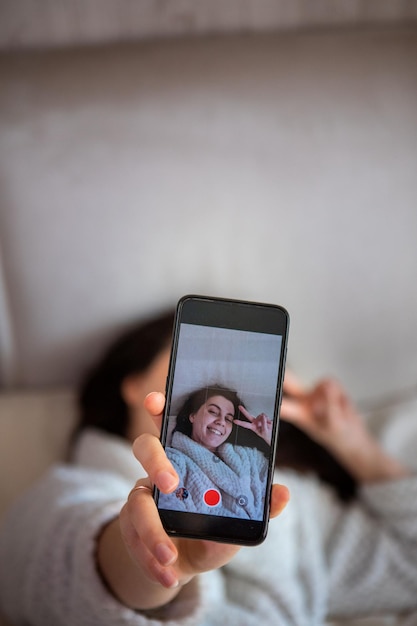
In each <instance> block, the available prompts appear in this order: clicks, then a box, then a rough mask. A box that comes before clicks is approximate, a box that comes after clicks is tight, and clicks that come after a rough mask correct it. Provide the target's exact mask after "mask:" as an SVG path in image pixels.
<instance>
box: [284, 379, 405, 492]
mask: <svg viewBox="0 0 417 626" xmlns="http://www.w3.org/2000/svg"><path fill="white" fill-rule="evenodd" d="M284 394H285V395H284V398H283V400H282V405H281V416H282V418H283V419H284V420H287V421H288V422H291V423H293V424H294V425H296V426H298V427H299V428H300V429H301V430H304V431H305V432H306V434H307V435H309V436H310V437H311V438H312V439H313V440H315V441H317V443H319V444H321V445H322V446H324V447H325V448H326V449H327V450H328V451H329V452H330V453H331V454H332V455H333V456H334V457H335V458H336V459H337V460H338V461H339V463H341V464H342V465H343V466H344V467H345V469H346V470H347V471H348V472H350V474H351V475H352V476H353V477H354V478H355V479H356V480H357V481H358V482H359V483H361V484H368V483H375V482H381V481H386V480H395V479H398V478H402V477H404V476H407V475H409V474H410V472H409V470H408V469H407V468H406V467H404V466H403V465H402V463H400V462H399V461H397V460H396V459H394V458H392V457H391V456H390V455H389V454H388V453H387V452H385V451H384V450H383V449H382V447H381V446H380V444H379V442H378V441H377V440H376V438H375V437H374V436H373V435H372V434H371V433H370V432H369V430H368V429H367V427H366V425H365V423H364V421H363V419H362V417H361V416H360V414H359V413H358V412H357V411H356V409H355V407H354V406H353V404H352V403H351V401H350V400H349V398H348V396H347V395H346V393H345V391H344V390H343V388H342V387H341V385H340V384H339V383H338V382H336V381H334V380H324V381H322V382H320V383H319V384H318V385H316V386H315V387H314V388H313V389H311V390H305V389H303V387H302V386H301V385H300V383H299V382H298V381H297V379H296V378H295V376H294V375H293V374H291V373H288V374H286V378H285V382H284Z"/></svg>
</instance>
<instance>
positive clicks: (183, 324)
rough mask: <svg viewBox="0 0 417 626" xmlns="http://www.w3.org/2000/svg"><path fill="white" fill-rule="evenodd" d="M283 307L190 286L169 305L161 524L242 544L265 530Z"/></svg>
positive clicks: (283, 345)
mask: <svg viewBox="0 0 417 626" xmlns="http://www.w3.org/2000/svg"><path fill="white" fill-rule="evenodd" d="M288 326H289V316H288V313H287V311H286V310H285V309H284V308H283V307H281V306H277V305H272V304H263V303H258V302H246V301H241V300H227V299H223V298H214V297H213V298H212V297H207V296H198V295H188V296H184V297H183V298H181V300H180V301H179V303H178V305H177V309H176V316H175V323H174V332H173V342H172V351H171V359H170V367H169V373H168V378H167V385H166V406H165V413H164V419H163V425H162V432H161V441H162V444H163V446H164V448H165V451H166V454H167V456H168V457H169V459H170V460H171V462H172V464H173V465H174V467H175V469H176V471H177V472H178V474H179V477H180V482H179V485H178V488H177V489H176V490H175V491H174V492H173V493H171V494H163V493H161V492H160V491H158V490H156V492H155V501H156V504H157V507H158V510H159V514H160V517H161V520H162V523H163V525H164V528H165V529H166V531H167V532H168V534H171V535H176V536H181V537H188V538H195V539H210V540H213V541H221V542H227V543H234V544H241V545H256V544H258V543H261V542H262V541H263V540H264V539H265V537H266V533H267V528H268V520H269V504H270V493H271V486H272V479H273V472H274V465H275V449H276V442H277V436H278V414H279V407H280V403H281V395H282V381H283V377H284V368H285V357H286V351H287V337H288Z"/></svg>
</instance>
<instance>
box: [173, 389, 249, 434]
mask: <svg viewBox="0 0 417 626" xmlns="http://www.w3.org/2000/svg"><path fill="white" fill-rule="evenodd" d="M213 396H222V397H223V398H226V400H230V402H231V403H232V404H233V407H234V417H235V418H236V419H237V417H238V416H239V406H243V407H244V406H245V405H244V404H243V402H242V400H241V399H240V398H239V396H238V394H237V392H236V391H234V390H233V389H228V388H227V387H223V386H222V385H218V384H213V385H210V386H209V387H200V389H196V390H195V391H193V392H192V393H190V395H189V396H187V398H186V400H185V401H184V403H183V405H182V406H181V408H180V410H179V411H178V413H177V421H176V425H175V428H174V432H175V431H179V432H180V433H183V434H184V435H187V437H191V433H192V423H191V422H190V415H191V414H192V413H196V411H198V409H199V408H200V407H201V406H202V405H203V404H204V403H205V402H206V401H207V400H208V399H209V398H212V397H213ZM236 430H237V426H236V425H235V424H233V427H232V431H231V433H230V435H229V437H228V438H227V441H231V442H233V443H235V437H236Z"/></svg>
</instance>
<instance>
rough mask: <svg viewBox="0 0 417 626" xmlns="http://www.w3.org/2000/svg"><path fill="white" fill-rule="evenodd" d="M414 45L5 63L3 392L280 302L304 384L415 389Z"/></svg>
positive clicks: (349, 44)
mask: <svg viewBox="0 0 417 626" xmlns="http://www.w3.org/2000/svg"><path fill="white" fill-rule="evenodd" d="M416 32H417V31H416V29H415V28H414V27H412V26H409V27H405V28H400V27H392V28H387V29H384V30H368V31H366V30H364V31H357V32H353V31H349V30H344V31H343V30H341V31H332V32H326V31H318V32H304V33H298V34H297V33H292V34H280V35H273V34H270V35H256V36H255V35H252V36H246V37H245V36H239V37H228V38H220V37H217V38H216V37H213V38H209V39H199V40H197V39H193V40H189V41H186V40H184V41H165V42H159V43H148V44H134V45H133V44H132V45H124V46H117V47H110V46H108V47H103V48H100V47H98V48H90V49H89V48H84V49H78V50H75V49H74V50H61V51H55V52H52V51H51V52H44V53H43V52H39V53H29V52H27V53H25V52H21V53H9V54H3V55H2V57H1V59H0V81H1V83H0V159H1V163H0V165H1V170H0V176H1V204H0V229H1V235H0V236H1V239H0V245H1V259H2V267H3V277H2V292H1V293H2V297H1V298H0V303H1V302H3V304H2V309H3V310H2V313H1V317H0V319H1V324H0V339H1V354H2V371H3V384H4V385H6V386H25V385H29V386H33V385H35V386H36V385H45V384H66V383H71V382H73V381H74V380H76V379H77V377H78V374H79V372H80V370H81V369H82V368H84V367H85V366H86V365H87V364H88V363H89V362H90V361H91V360H92V359H93V357H94V356H95V355H96V353H97V351H98V349H99V346H100V345H102V341H103V340H104V338H107V337H110V336H112V335H113V334H114V333H115V332H116V331H117V329H119V328H120V327H121V326H123V325H124V324H125V323H127V322H128V321H130V320H132V319H134V318H136V317H137V316H138V315H144V314H147V313H148V312H151V311H152V310H154V308H155V307H157V308H159V307H162V306H165V305H167V304H169V303H172V302H174V301H175V300H176V299H177V298H178V297H179V296H181V295H183V294H184V293H187V292H192V291H197V292H203V293H210V294H213V295H226V296H233V297H243V298H246V299H259V300H267V301H274V302H278V303H280V304H282V305H284V306H286V307H287V308H288V309H289V311H290V314H291V318H292V325H291V330H290V347H289V362H290V364H291V365H293V367H294V368H295V369H296V370H297V371H298V372H299V373H300V374H301V376H303V377H304V378H305V379H306V380H310V379H313V378H316V377H317V376H319V375H323V374H328V373H331V374H335V375H337V376H339V377H340V378H342V380H343V381H344V382H345V383H346V384H347V385H348V387H349V388H350V390H351V391H352V392H353V393H354V395H355V396H356V397H368V396H374V395H381V394H384V393H386V392H391V391H395V390H398V389H402V388H403V387H407V386H410V385H413V384H415V383H416V372H417V334H416V331H415V326H416V323H415V320H416V319H417V297H416V287H415V285H416V284H417V280H416V278H417V246H416V235H417V209H416V197H417V64H416V58H417V34H416Z"/></svg>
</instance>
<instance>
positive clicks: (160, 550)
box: [155, 543, 177, 567]
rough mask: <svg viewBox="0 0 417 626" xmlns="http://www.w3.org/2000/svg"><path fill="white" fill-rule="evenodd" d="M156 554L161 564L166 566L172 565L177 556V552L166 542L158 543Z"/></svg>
mask: <svg viewBox="0 0 417 626" xmlns="http://www.w3.org/2000/svg"><path fill="white" fill-rule="evenodd" d="M155 556H156V558H157V559H158V561H159V563H160V564H161V565H164V566H165V567H166V566H167V565H172V563H174V561H175V560H176V558H177V555H176V553H175V552H174V550H173V549H172V548H170V547H169V546H167V545H166V544H165V543H158V544H157V546H156V548H155Z"/></svg>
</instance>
